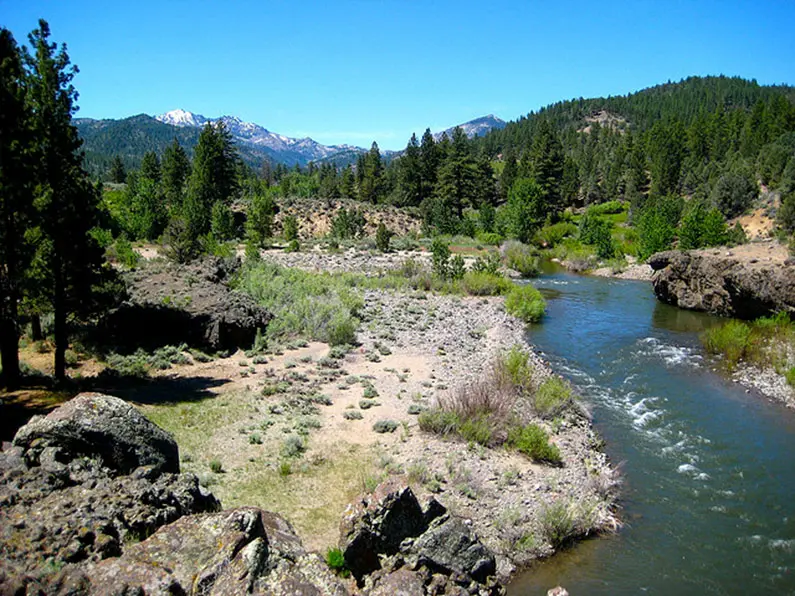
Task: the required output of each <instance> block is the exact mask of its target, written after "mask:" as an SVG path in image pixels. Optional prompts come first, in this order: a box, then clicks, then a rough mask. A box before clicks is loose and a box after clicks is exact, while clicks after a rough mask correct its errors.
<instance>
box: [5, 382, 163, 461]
mask: <svg viewBox="0 0 795 596" xmlns="http://www.w3.org/2000/svg"><path fill="white" fill-rule="evenodd" d="M13 445H14V446H16V447H19V448H21V449H22V451H23V454H24V457H25V460H26V461H27V462H28V464H29V465H31V466H37V465H42V464H43V465H45V466H50V467H57V465H58V464H66V463H68V462H70V461H72V460H74V459H76V458H78V457H87V458H89V459H95V460H97V461H99V462H101V463H102V465H103V466H105V467H107V468H108V469H109V470H111V471H112V472H114V473H118V474H129V473H130V472H131V471H132V470H134V469H136V468H138V467H140V466H155V467H156V468H159V469H161V470H162V471H164V472H179V453H178V450H177V444H176V442H175V441H174V439H173V438H172V437H171V435H169V434H168V433H167V432H166V431H164V430H163V429H161V428H160V427H159V426H157V425H155V424H153V423H152V422H150V421H149V420H148V419H147V418H146V417H145V416H144V415H143V414H141V413H140V412H139V411H138V410H137V409H135V408H134V407H133V406H131V405H130V404H128V403H127V402H125V401H123V400H121V399H119V398H117V397H112V396H109V395H102V394H100V393H81V394H80V395H78V396H76V397H75V398H74V399H72V400H70V401H68V402H66V403H65V404H64V405H62V406H61V407H59V408H56V409H55V410H53V411H52V412H50V413H49V414H48V415H47V416H37V417H34V418H33V419H32V420H31V421H30V422H28V424H26V425H25V426H23V427H22V428H20V429H19V431H18V432H17V434H16V436H15V437H14V440H13Z"/></svg>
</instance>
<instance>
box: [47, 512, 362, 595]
mask: <svg viewBox="0 0 795 596" xmlns="http://www.w3.org/2000/svg"><path fill="white" fill-rule="evenodd" d="M62 583H63V584H64V585H66V586H70V587H72V588H73V589H74V587H75V586H77V587H78V589H77V591H76V592H75V593H76V594H83V593H85V594H89V593H90V594H97V595H108V596H111V595H117V594H118V595H122V594H147V595H149V596H157V595H163V596H166V595H171V594H207V595H208V596H209V595H235V594H263V595H264V594H269V595H281V594H284V595H287V594H302V595H306V596H313V595H318V596H320V595H333V596H343V595H345V594H347V591H346V590H345V588H344V586H343V585H342V584H341V583H340V581H339V580H338V579H337V578H336V577H335V576H334V575H333V574H332V573H331V572H330V570H329V569H328V567H327V566H326V564H325V563H324V562H323V560H322V559H321V558H320V557H319V556H318V555H316V554H309V553H307V552H306V551H305V550H304V549H303V547H302V545H301V541H300V540H299V539H298V537H297V536H296V535H295V532H294V530H293V529H292V527H291V526H290V525H289V524H288V523H287V521H286V520H284V519H283V518H282V517H280V516H278V515H276V514H273V513H268V512H266V511H262V510H260V509H257V508H254V507H243V508H239V509H232V510H228V511H223V512H220V513H213V514H206V515H192V516H188V517H183V518H182V519H180V520H178V521H176V522H174V523H173V524H170V525H168V526H165V527H163V528H161V529H160V530H158V531H157V532H156V533H155V534H154V535H153V536H151V537H149V538H148V539H147V540H145V541H143V542H141V543H139V544H136V545H134V546H132V547H130V548H128V549H127V551H126V552H125V553H124V554H123V555H122V556H121V557H119V558H115V559H109V560H106V561H102V562H101V563H99V564H97V565H95V566H93V567H91V568H88V569H86V570H85V571H81V572H78V574H73V575H72V576H70V577H67V578H65V579H63V580H62Z"/></svg>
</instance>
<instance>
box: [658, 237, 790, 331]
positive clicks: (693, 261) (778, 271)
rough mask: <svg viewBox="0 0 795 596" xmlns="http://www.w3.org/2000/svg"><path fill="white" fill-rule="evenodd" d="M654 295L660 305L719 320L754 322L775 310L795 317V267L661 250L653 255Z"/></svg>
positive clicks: (787, 262)
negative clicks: (718, 318) (751, 320)
mask: <svg viewBox="0 0 795 596" xmlns="http://www.w3.org/2000/svg"><path fill="white" fill-rule="evenodd" d="M649 265H651V268H652V269H653V270H654V274H653V275H652V283H653V284H654V293H655V294H656V295H657V298H658V299H659V300H661V301H662V302H666V303H668V304H673V305H674V306H678V307H680V308H686V309H690V310H702V311H706V312H710V313H713V314H717V315H722V316H730V317H737V318H740V319H754V318H757V317H761V316H766V315H769V314H771V313H774V312H778V311H782V310H783V311H787V312H789V313H791V314H795V262H793V260H792V259H788V260H786V261H785V262H783V263H782V262H760V261H758V260H756V259H750V260H741V259H738V258H733V257H732V256H731V254H730V253H729V254H728V255H726V256H723V255H714V254H712V255H710V254H703V253H690V252H680V251H674V250H672V251H666V252H661V253H657V254H655V255H653V256H652V257H651V258H650V259H649Z"/></svg>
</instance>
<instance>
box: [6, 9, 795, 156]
mask: <svg viewBox="0 0 795 596" xmlns="http://www.w3.org/2000/svg"><path fill="white" fill-rule="evenodd" d="M39 17H43V18H45V19H47V20H48V21H49V23H50V27H51V29H52V32H53V40H55V41H58V42H62V41H65V42H66V43H67V45H68V48H69V54H70V56H71V58H72V62H73V63H75V64H77V65H78V66H79V67H80V71H81V72H80V74H79V75H78V77H77V78H76V80H75V84H76V86H77V89H78V91H79V93H80V100H79V105H80V112H79V115H80V116H86V117H95V118H121V117H126V116H130V115H133V114H139V113H141V112H144V113H148V114H159V113H162V112H165V111H168V110H170V109H174V108H184V109H187V110H191V111H194V112H198V113H200V114H204V115H205V116H210V117H214V116H220V115H222V114H230V115H235V116H239V117H240V118H243V119H244V120H249V121H253V122H257V123H258V124H261V125H263V126H265V127H266V128H268V129H269V130H272V131H274V132H278V133H282V134H286V135H289V136H311V137H312V138H314V139H316V140H318V141H320V142H323V143H326V144H333V143H351V144H356V145H362V146H369V144H370V143H371V142H372V141H373V140H376V141H377V142H378V143H379V145H380V146H381V148H384V149H399V148H402V147H404V146H405V144H406V141H407V140H408V137H409V136H410V135H411V133H412V132H414V131H416V132H417V133H418V134H420V133H422V131H424V130H425V128H426V127H431V129H433V130H440V129H443V128H447V127H449V126H453V125H455V124H458V123H461V122H465V121H467V120H470V119H472V118H475V117H477V116H481V115H485V114H488V113H494V114H496V115H498V116H500V117H501V118H503V119H505V120H511V119H515V118H517V117H519V116H520V115H523V114H527V113H528V112H529V111H531V110H536V109H538V108H540V107H542V106H544V105H547V104H549V103H552V102H555V101H559V100H563V99H570V98H573V97H594V96H602V95H620V94H625V93H628V92H632V91H636V90H638V89H642V88H644V87H648V86H651V85H655V84H658V83H662V82H665V81H667V80H669V79H670V80H679V79H681V78H683V77H686V76H689V75H706V74H721V73H722V74H726V75H739V76H743V77H746V78H755V79H757V80H758V81H759V82H760V83H790V84H793V83H795V28H793V23H795V2H793V1H792V0H782V1H780V2H764V1H756V2H734V1H731V0H724V1H720V2H717V1H699V2H677V1H664V0H659V1H649V2H618V1H609V0H604V1H602V2H595V1H593V0H589V1H585V2H549V1H547V2H500V1H495V2H482V3H475V2H466V1H433V0H429V1H415V0H404V1H376V0H356V1H344V2H334V1H328V0H327V1H325V2H311V1H303V2H295V1H293V2H290V1H262V0H261V1H258V2H255V1H252V2H238V1H234V0H227V1H226V2H209V1H207V2H205V1H202V0H191V1H182V0H180V1H169V0H160V1H159V2H153V1H150V0H137V1H136V2H112V1H108V0H103V1H94V0H69V1H64V0H50V1H43V0H0V25H2V26H5V27H8V28H9V29H11V31H12V32H13V33H14V35H15V37H16V38H17V41H19V42H22V41H24V40H25V39H26V35H27V32H29V31H30V30H31V29H33V28H34V27H35V26H36V22H37V19H38V18H39Z"/></svg>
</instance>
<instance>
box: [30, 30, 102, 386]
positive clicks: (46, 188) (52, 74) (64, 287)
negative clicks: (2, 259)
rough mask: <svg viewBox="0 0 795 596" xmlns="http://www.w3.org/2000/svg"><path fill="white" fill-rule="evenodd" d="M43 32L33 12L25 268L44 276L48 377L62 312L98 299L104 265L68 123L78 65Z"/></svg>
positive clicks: (61, 343)
mask: <svg viewBox="0 0 795 596" xmlns="http://www.w3.org/2000/svg"><path fill="white" fill-rule="evenodd" d="M49 36H50V28H49V26H48V24H47V22H46V21H43V20H40V21H39V28H38V29H36V30H34V31H33V32H32V33H31V34H30V36H29V40H30V45H31V51H30V52H29V51H28V50H25V52H24V56H25V62H26V65H27V71H28V74H27V85H28V89H29V96H28V97H29V101H30V106H31V109H32V113H33V127H34V131H35V135H36V140H37V147H36V150H37V155H36V157H37V160H36V161H37V164H38V171H37V178H38V185H37V193H36V194H37V196H36V199H35V206H36V210H37V218H38V222H39V226H38V228H37V229H35V230H33V231H32V233H31V237H34V238H35V239H36V242H37V245H36V257H35V259H34V263H35V270H34V271H33V272H32V273H31V275H33V276H35V277H36V278H37V279H38V280H41V281H42V282H43V283H41V284H39V285H38V288H37V289H38V291H39V292H40V293H41V295H42V297H44V298H45V299H47V300H48V301H49V303H50V304H51V305H52V309H53V314H54V331H55V378H56V379H58V380H63V379H64V378H65V376H66V361H65V353H66V348H67V347H68V343H69V332H68V323H69V320H70V318H72V317H79V316H81V315H85V314H88V312H87V311H89V310H90V309H91V308H92V307H96V306H97V297H98V296H97V294H96V293H95V291H94V290H95V288H96V287H97V286H98V285H99V284H101V283H102V282H103V281H105V280H106V279H107V278H109V277H110V276H111V272H110V270H109V269H107V268H105V267H103V265H104V259H103V250H102V248H101V247H100V246H99V245H98V244H97V242H96V241H95V240H94V238H93V237H92V236H91V235H90V234H89V231H90V230H91V229H92V228H93V227H94V226H95V225H96V224H97V223H98V221H99V210H98V204H99V193H98V192H97V189H96V188H95V187H94V186H93V185H92V184H91V181H90V180H89V177H88V174H87V173H86V172H85V170H84V169H83V158H82V153H81V151H80V146H81V141H80V138H79V137H78V134H77V129H76V128H75V127H74V126H73V124H72V114H73V112H74V110H75V109H76V108H75V106H74V102H75V99H76V97H77V93H76V91H75V89H74V87H73V86H72V84H71V81H72V78H73V77H74V75H75V73H76V72H77V68H76V67H73V66H70V61H69V56H68V55H67V53H66V47H65V46H61V47H60V49H59V48H58V47H57V45H56V44H54V43H50V42H49ZM56 50H57V51H56ZM31 52H32V53H31Z"/></svg>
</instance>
